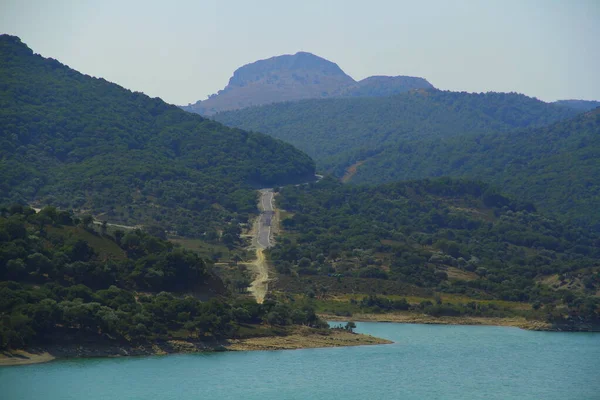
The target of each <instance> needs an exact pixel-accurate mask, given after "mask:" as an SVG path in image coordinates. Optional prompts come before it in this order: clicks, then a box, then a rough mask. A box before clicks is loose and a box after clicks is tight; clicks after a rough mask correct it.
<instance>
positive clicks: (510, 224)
mask: <svg viewBox="0 0 600 400" xmlns="http://www.w3.org/2000/svg"><path fill="white" fill-rule="evenodd" d="M0 56H1V58H0V61H1V62H2V64H1V66H2V68H1V69H0V77H1V78H2V80H3V86H2V87H1V88H0V104H1V105H2V106H3V107H2V109H1V111H0V126H2V128H3V135H2V136H1V137H0V140H1V142H2V147H1V149H2V150H0V156H1V163H0V177H1V180H0V201H1V204H2V206H1V207H0V298H2V301H0V317H1V318H2V325H1V326H0V348H1V349H2V350H3V351H4V356H3V357H0V363H4V364H8V365H13V364H14V365H17V364H19V363H27V362H34V361H36V360H38V361H40V362H41V361H48V360H50V359H52V358H53V357H56V358H65V357H66V358H68V357H106V356H116V355H119V356H124V355H156V354H167V353H186V352H190V353H194V352H206V351H211V352H213V351H222V350H268V349H270V350H272V349H292V348H294V349H297V348H305V347H307V348H308V347H336V346H355V345H363V344H384V343H389V341H388V340H385V339H378V338H374V337H370V336H364V335H359V334H355V333H353V332H352V330H353V320H357V321H393V322H402V323H424V324H453V325H459V324H467V325H505V326H516V327H520V328H523V329H528V330H547V331H598V330H599V329H600V314H599V307H600V297H599V295H598V293H600V237H599V236H598V230H597V228H598V221H597V218H596V216H595V214H594V213H593V212H592V211H591V210H594V209H595V208H596V206H597V196H596V191H597V186H598V185H597V179H595V177H596V175H598V174H596V172H599V171H600V170H598V168H599V165H598V161H597V160H598V159H599V158H598V157H596V155H597V154H596V153H597V143H596V142H597V137H598V135H597V133H598V126H599V121H600V119H599V118H600V114H599V111H598V110H599V109H594V108H591V109H590V107H592V106H593V105H594V103H593V102H578V101H575V102H573V101H568V102H557V103H546V102H542V101H539V100H537V99H534V98H530V97H527V96H524V95H520V94H516V93H485V94H483V93H480V94H474V93H465V92H460V93H459V92H448V91H441V90H438V89H435V88H433V86H431V85H430V84H429V82H427V81H426V80H424V79H422V78H411V77H402V76H400V77H381V76H377V77H370V78H366V79H365V80H362V81H359V82H356V81H354V80H353V79H352V78H350V77H349V76H348V75H346V74H345V73H344V72H343V71H342V70H341V69H340V68H339V67H338V66H337V65H336V64H334V63H330V62H328V61H327V60H324V59H320V58H318V57H316V56H313V55H311V54H308V53H303V54H296V55H294V56H284V57H283V58H280V57H275V58H273V59H269V60H266V61H265V60H263V61H259V62H257V63H253V64H250V65H246V66H244V67H242V68H240V69H239V70H238V71H236V72H235V73H234V76H233V77H232V78H231V80H230V84H229V86H228V87H227V88H226V89H224V90H223V91H222V92H220V93H219V94H217V95H216V96H214V97H211V98H210V99H209V100H207V101H206V102H204V101H203V102H200V103H197V104H196V109H195V110H193V111H195V112H196V113H198V112H200V113H204V114H205V115H208V114H210V115H211V117H212V118H213V119H207V118H205V117H202V116H199V115H194V114H192V113H188V112H185V111H183V110H181V109H180V108H178V107H175V106H172V105H169V104H167V103H165V102H163V101H162V100H160V99H158V98H154V99H152V98H149V97H147V96H145V95H143V94H142V93H139V92H131V91H129V90H127V89H124V88H122V87H119V86H117V85H115V84H112V83H109V82H107V81H105V80H103V79H98V78H92V77H90V76H87V75H83V74H81V73H79V72H77V71H75V70H72V69H70V68H69V67H67V66H65V65H63V64H61V63H59V62H58V61H56V60H52V59H46V58H43V57H41V56H39V55H36V54H34V53H33V51H32V50H31V49H29V48H28V47H27V46H26V45H25V44H24V43H22V42H21V41H20V39H18V38H16V37H13V36H8V35H3V36H1V37H0ZM275 71H279V75H277V73H276V72H275ZM282 71H283V72H282ZM284 72H285V73H284ZM274 74H275V75H277V76H274ZM325 77H327V79H325ZM290 82H295V83H293V84H291V83H290ZM298 85H299V86H298ZM274 87H276V88H277V90H274V89H273V88H274ZM298 87H302V88H303V89H302V90H300V89H298ZM324 87H328V89H327V90H325V91H324V90H323V88H324ZM239 96H241V97H239ZM241 98H244V99H245V100H244V101H241V100H240V99H241ZM232 99H234V100H232ZM235 99H237V100H235ZM231 101H234V102H237V103H235V104H237V105H238V106H236V107H231V104H232V103H231ZM228 104H229V105H228ZM247 106H251V107H247ZM202 107H210V109H203V108H202ZM244 107H245V108H244ZM206 110H208V112H207V111H206ZM225 110H229V111H225ZM217 121H220V122H217ZM224 124H226V125H229V126H234V127H228V126H226V125H224ZM288 142H289V143H288ZM294 146H298V148H296V147H294ZM305 152H306V153H305ZM311 157H314V160H313V158H311ZM597 170H598V171H597ZM317 171H321V172H322V173H323V174H322V175H316V172H317ZM599 173H600V172H599ZM315 176H316V178H317V179H315ZM447 176H449V177H447ZM27 204H36V209H32V208H30V207H29V206H27ZM92 215H94V216H96V219H97V220H95V219H94V217H92ZM100 219H101V220H102V221H100ZM326 320H330V321H331V320H334V321H345V322H348V324H347V325H345V326H338V327H337V328H335V329H331V328H329V327H328V325H327V323H326ZM29 351H31V352H29ZM27 354H30V355H27Z"/></svg>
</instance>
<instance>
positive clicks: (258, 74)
mask: <svg viewBox="0 0 600 400" xmlns="http://www.w3.org/2000/svg"><path fill="white" fill-rule="evenodd" d="M428 88H433V86H432V85H431V84H430V83H429V82H427V80H425V79H423V78H415V77H410V76H372V77H369V78H366V79H363V80H361V81H360V82H356V81H355V80H354V79H352V78H351V77H350V76H348V75H347V74H346V73H345V72H344V71H342V69H341V68H340V67H339V66H338V65H337V64H335V63H333V62H331V61H328V60H326V59H324V58H321V57H318V56H316V55H314V54H311V53H306V52H299V53H296V54H293V55H282V56H277V57H272V58H269V59H266V60H259V61H256V62H253V63H251V64H247V65H244V66H243V67H241V68H238V69H237V70H236V71H235V72H234V73H233V76H232V77H231V78H230V79H229V84H228V85H227V86H226V87H225V88H224V89H223V90H220V91H219V92H218V93H216V94H213V95H211V96H209V98H208V99H206V100H202V101H198V102H196V103H195V104H190V105H188V106H183V107H182V108H183V109H184V110H186V111H190V112H194V113H198V114H202V115H212V114H215V113H217V112H220V111H227V110H236V109H240V108H246V107H250V106H259V105H264V104H270V103H278V102H284V101H294V100H302V99H315V98H327V97H380V96H390V95H394V94H398V93H402V92H407V91H409V90H413V89H428Z"/></svg>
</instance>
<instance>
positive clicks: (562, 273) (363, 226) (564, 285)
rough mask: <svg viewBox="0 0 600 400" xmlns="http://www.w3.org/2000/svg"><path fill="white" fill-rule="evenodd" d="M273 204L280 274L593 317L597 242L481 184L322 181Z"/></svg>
mask: <svg viewBox="0 0 600 400" xmlns="http://www.w3.org/2000/svg"><path fill="white" fill-rule="evenodd" d="M277 203H278V205H279V206H280V207H281V208H282V209H283V210H285V212H284V213H283V214H282V215H283V217H282V227H283V229H284V233H283V234H282V236H281V237H280V238H279V239H278V240H277V245H276V246H275V247H273V248H272V249H270V250H269V256H270V258H271V260H272V262H273V264H274V266H275V268H276V269H277V271H278V272H279V273H280V274H282V275H284V276H285V275H292V276H295V275H299V276H300V277H302V276H303V275H309V276H315V277H318V276H328V277H330V278H329V279H331V280H332V282H335V283H331V285H332V286H335V287H337V288H338V289H339V290H341V291H342V292H343V291H344V290H345V291H346V292H347V293H354V292H355V287H357V288H358V287H363V288H367V289H366V290H365V289H358V290H363V291H362V292H363V293H373V292H372V291H370V290H369V287H371V288H380V287H385V288H387V289H386V290H388V293H390V292H391V293H393V291H394V284H392V283H395V284H396V286H398V285H400V287H402V285H406V284H409V285H413V286H417V287H421V288H429V289H431V290H434V291H436V292H438V293H453V294H460V295H466V296H468V297H471V298H473V299H500V300H509V301H522V302H530V303H536V304H538V305H539V304H543V305H548V306H549V308H548V309H549V310H550V309H554V307H559V306H560V307H563V308H565V307H566V308H568V309H569V310H570V311H569V312H573V313H574V315H586V316H587V317H589V318H594V319H595V318H597V307H598V305H599V301H598V293H599V291H600V237H599V236H598V235H597V234H594V233H592V232H590V231H586V230H583V229H580V228H577V227H573V226H569V225H566V224H563V223H560V222H558V221H557V220H555V219H551V218H547V217H545V216H543V215H541V214H539V213H537V212H536V210H535V207H534V206H533V205H532V204H530V203H519V202H516V201H514V200H511V199H510V198H507V197H505V196H503V195H502V194H500V193H498V192H497V191H495V190H494V189H492V188H490V187H489V186H487V185H485V184H483V183H478V182H473V181H466V180H452V179H448V178H444V179H435V180H422V181H412V182H405V183H394V184H386V185H380V186H376V187H368V186H354V185H343V184H341V183H339V182H336V181H334V180H332V179H327V178H326V179H324V180H322V181H321V182H319V183H316V184H311V185H302V186H299V187H285V188H282V189H281V191H280V192H279V195H278V196H277ZM357 279H362V282H358V281H357ZM365 281H370V282H371V283H370V284H369V283H366V282H365ZM382 282H386V283H385V284H384V283H382ZM388 282H389V283H388ZM550 282H552V283H550ZM344 288H345V289H344ZM339 290H338V291H339ZM403 290H405V289H403ZM375 293H377V294H381V291H380V290H379V289H378V290H376V291H375ZM564 312H565V311H564V310H563V313H564ZM559 314H560V313H559ZM587 317H586V318H587Z"/></svg>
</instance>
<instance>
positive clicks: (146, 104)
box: [0, 35, 315, 240]
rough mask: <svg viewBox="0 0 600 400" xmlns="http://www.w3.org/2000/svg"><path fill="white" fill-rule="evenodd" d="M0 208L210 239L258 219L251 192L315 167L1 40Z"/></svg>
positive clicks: (280, 146) (288, 150) (263, 139)
mask: <svg viewBox="0 0 600 400" xmlns="http://www.w3.org/2000/svg"><path fill="white" fill-rule="evenodd" d="M0 82H2V85H0V126H1V127H2V131H3V134H2V136H1V137H0V202H4V203H7V202H20V203H35V204H39V205H54V206H57V207H60V208H62V209H75V210H79V212H88V213H92V214H95V215H101V218H102V219H107V220H109V221H110V222H118V223H121V224H128V225H139V224H143V225H152V224H154V225H159V226H160V227H161V229H162V230H167V231H171V232H175V233H178V234H180V235H184V236H196V237H198V236H202V237H203V238H205V239H207V240H216V239H218V238H219V234H218V232H219V231H223V230H224V229H225V228H228V227H229V228H231V229H230V230H231V231H232V232H233V234H235V233H236V232H237V230H238V229H239V227H238V224H239V223H241V222H246V221H247V219H248V217H249V215H250V214H252V213H255V212H257V209H256V193H255V192H254V190H253V189H254V188H256V187H260V186H268V185H272V184H275V183H286V182H298V181H305V180H306V179H308V178H309V177H312V176H313V174H314V170H315V167H314V162H313V161H312V160H311V159H310V158H309V157H308V156H307V155H306V154H304V153H302V152H300V151H298V150H296V149H295V148H294V147H292V146H291V145H288V144H286V143H283V142H281V141H279V140H276V139H273V138H271V137H269V136H266V135H262V134H258V133H248V132H245V131H242V130H240V129H231V128H227V127H225V126H223V125H221V124H220V123H218V122H215V121H210V120H207V119H204V118H202V117H200V116H199V115H194V114H190V113H187V112H184V111H182V110H181V109H179V108H178V107H175V106H172V105H169V104H167V103H165V102H163V101H162V100H161V99H159V98H150V97H148V96H146V95H144V94H142V93H139V92H131V91H129V90H127V89H124V88H122V87H120V86H118V85H115V84H113V83H110V82H107V81H106V80H104V79H102V78H99V79H98V78H92V77H90V76H87V75H84V74H81V73H79V72H77V71H74V70H72V69H70V68H69V67H67V66H65V65H63V64H61V63H60V62H58V61H56V60H53V59H50V58H43V57H41V56H39V55H36V54H34V53H33V51H32V50H31V49H29V48H28V47H27V46H26V45H25V44H24V43H22V42H21V41H20V39H19V38H17V37H14V36H9V35H2V36H0Z"/></svg>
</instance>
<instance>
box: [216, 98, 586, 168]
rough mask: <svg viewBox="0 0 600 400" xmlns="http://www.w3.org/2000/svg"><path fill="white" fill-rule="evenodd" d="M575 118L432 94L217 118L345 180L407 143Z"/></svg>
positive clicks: (288, 106)
mask: <svg viewBox="0 0 600 400" xmlns="http://www.w3.org/2000/svg"><path fill="white" fill-rule="evenodd" d="M576 114H577V111H575V110H573V109H570V108H567V107H562V106H557V105H553V104H547V103H544V102H542V101H539V100H536V99H533V98H530V97H527V96H524V95H520V94H516V93H485V94H469V93H456V92H443V91H438V90H434V89H430V90H418V91H412V92H409V93H405V94H400V95H396V96H391V97H374V98H350V99H323V100H304V101H300V102H294V103H279V104H272V105H268V106H262V107H251V108H247V109H244V110H238V111H230V112H223V113H219V114H216V115H215V116H214V118H215V119H216V120H218V121H220V122H223V123H224V124H226V125H229V126H236V127H242V128H244V129H249V130H252V131H257V132H262V133H267V134H269V135H272V136H273V137H276V138H279V139H282V140H285V141H286V142H289V143H291V144H293V145H294V146H297V147H298V148H299V149H301V150H303V151H306V152H307V153H308V154H309V155H310V156H311V157H313V158H314V159H315V161H316V162H317V165H318V166H319V167H320V168H321V169H324V170H326V171H329V172H333V173H334V174H336V175H338V176H340V177H341V176H342V175H343V174H344V172H345V170H346V168H348V167H350V166H351V165H352V164H354V163H356V162H358V161H361V160H365V159H368V158H369V157H372V156H375V155H377V154H379V153H381V152H382V151H384V150H385V149H388V148H390V147H391V146H397V145H399V144H402V143H405V142H407V141H414V140H418V139H425V138H428V139H439V138H447V137H454V136H462V135H465V134H469V133H478V134H483V133H489V132H507V131H509V130H512V129H515V128H524V127H539V126H544V125H548V124H551V123H553V122H556V121H560V120H564V119H567V118H570V117H572V116H574V115H576Z"/></svg>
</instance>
